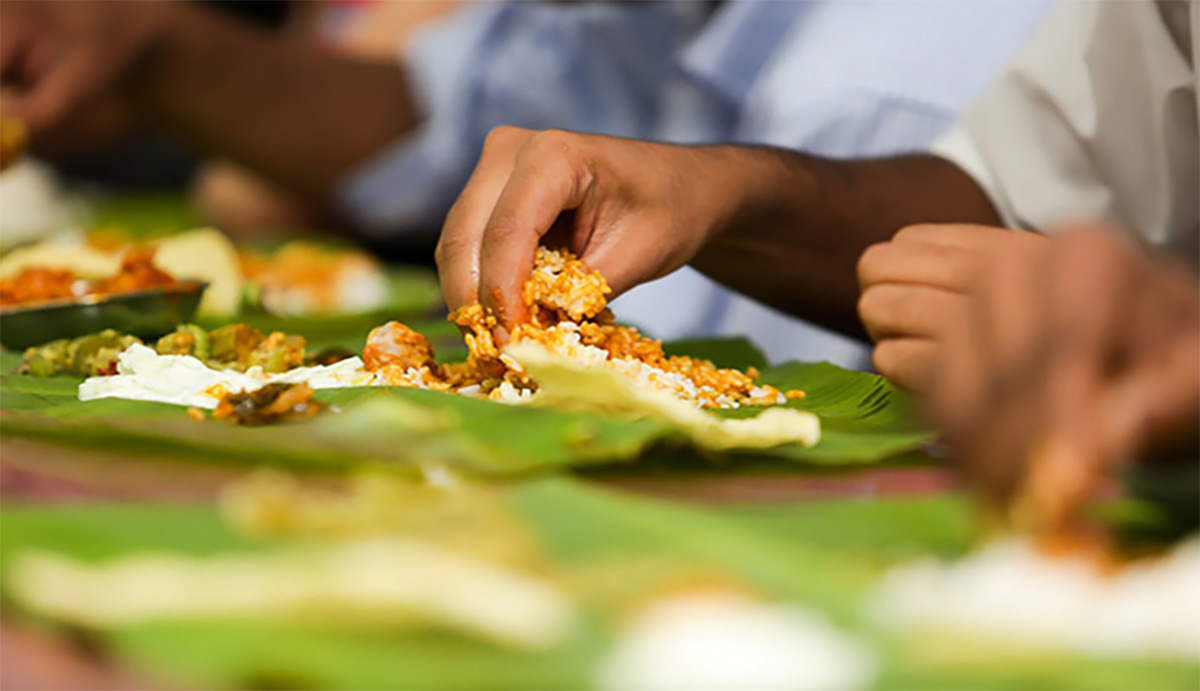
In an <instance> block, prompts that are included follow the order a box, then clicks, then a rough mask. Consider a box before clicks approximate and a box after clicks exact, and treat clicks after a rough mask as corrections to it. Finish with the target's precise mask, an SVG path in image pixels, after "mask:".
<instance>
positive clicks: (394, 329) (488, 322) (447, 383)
mask: <svg viewBox="0 0 1200 691" xmlns="http://www.w3.org/2000/svg"><path fill="white" fill-rule="evenodd" d="M610 292H611V290H610V288H609V287H608V283H607V282H605V280H604V277H603V276H601V275H600V273H599V272H597V271H591V270H589V269H588V268H587V267H586V266H585V265H584V264H583V262H581V261H579V259H577V258H576V257H575V256H574V255H572V254H571V253H570V252H566V251H560V250H548V249H545V248H538V250H537V255H536V258H535V262H534V268H533V272H532V274H531V276H530V278H529V280H528V281H527V282H526V283H525V287H524V293H523V297H524V301H525V305H526V307H527V308H528V310H529V321H528V322H526V323H524V324H521V325H519V326H517V327H516V328H515V329H514V330H513V332H512V334H511V340H512V342H514V343H517V342H533V343H537V344H540V345H542V346H543V347H545V348H546V349H548V350H550V351H551V352H553V353H555V354H556V355H559V356H562V357H565V358H568V359H570V360H574V361H577V362H580V363H582V364H589V365H594V364H600V365H602V366H604V367H607V368H610V369H612V370H614V371H616V372H619V373H621V374H622V375H624V376H627V377H629V378H630V379H632V380H633V381H635V382H636V383H638V384H639V385H642V386H647V387H651V388H655V389H659V390H662V391H667V392H669V393H671V394H673V395H675V396H676V397H678V398H681V399H683V400H687V401H690V402H692V403H695V404H696V405H698V406H700V407H704V408H736V407H739V406H743V405H751V406H764V405H775V404H778V403H783V402H785V401H787V400H788V399H792V398H801V397H803V395H804V393H803V392H802V391H788V392H786V393H784V392H781V391H779V390H778V389H776V388H775V387H772V386H770V385H767V384H759V383H757V381H756V380H757V379H758V372H757V371H756V370H755V369H754V368H750V369H749V370H747V371H746V372H740V371H738V370H734V369H722V368H718V367H717V366H715V365H713V363H711V362H709V361H708V360H701V359H698V358H692V357H686V356H681V355H674V356H668V355H666V354H665V353H664V352H663V348H662V342H661V341H658V340H655V339H652V338H649V337H647V336H644V335H642V334H641V333H640V332H639V331H638V330H637V329H635V328H633V327H630V326H621V325H618V324H615V323H614V321H613V315H612V312H611V311H610V310H609V309H608V308H607V302H608V300H607V295H608V293H610ZM450 320H451V321H453V322H454V323H455V324H458V325H459V326H462V327H464V328H465V329H466V330H467V334H466V336H465V340H466V343H467V349H468V351H469V353H470V354H469V355H468V357H467V360H466V361H465V362H458V363H450V364H442V365H439V364H437V363H435V362H434V359H433V348H432V347H430V345H429V341H428V340H427V339H426V338H425V337H424V336H422V335H421V334H419V333H417V332H416V331H413V330H412V329H410V328H408V327H407V326H404V325H403V324H400V323H398V322H389V323H387V324H384V325H383V326H380V327H378V328H376V329H374V330H373V331H371V334H370V336H369V337H368V339H367V345H366V348H364V350H363V362H364V364H365V366H366V369H367V370H368V371H370V372H372V373H375V374H376V375H377V376H378V377H379V378H380V379H382V380H384V381H385V382H386V383H388V384H391V385H393V386H410V387H419V388H423V389H432V390H435V391H453V392H458V393H463V394H469V395H484V396H487V397H489V398H492V399H498V400H509V401H512V400H522V399H525V398H528V397H529V396H531V395H532V394H533V393H534V391H536V389H537V385H536V384H535V383H533V382H531V381H530V380H529V379H528V378H527V377H526V376H525V375H524V373H523V371H522V369H521V366H520V365H519V364H518V363H517V362H515V361H514V360H512V359H511V358H509V357H508V356H507V355H505V354H504V353H503V352H502V350H501V348H499V347H498V346H497V344H496V342H495V340H494V339H493V336H492V334H493V330H494V329H495V327H496V325H497V320H496V317H495V315H494V314H492V313H491V312H490V311H489V310H487V309H485V308H484V307H483V306H482V305H480V304H478V303H475V304H471V305H466V306H464V307H461V308H459V309H457V310H455V311H454V313H452V314H451V315H450Z"/></svg>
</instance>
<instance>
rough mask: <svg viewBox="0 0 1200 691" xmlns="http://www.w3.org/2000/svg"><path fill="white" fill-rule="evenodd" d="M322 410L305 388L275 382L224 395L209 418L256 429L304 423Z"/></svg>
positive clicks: (310, 392) (321, 404)
mask: <svg viewBox="0 0 1200 691" xmlns="http://www.w3.org/2000/svg"><path fill="white" fill-rule="evenodd" d="M324 408H325V404H324V403H321V402H320V401H314V400H313V390H312V387H310V386H309V385H308V384H305V383H299V384H284V383H281V382H276V383H274V384H267V385H266V386H263V387H260V388H257V389H254V390H253V391H243V392H238V393H233V392H226V393H225V395H224V396H222V397H221V400H220V401H219V402H218V403H217V409H216V410H214V411H213V417H214V418H216V419H217V420H227V421H229V422H232V423H234V424H236V425H248V426H257V425H269V424H274V423H278V422H292V421H296V420H306V419H308V418H311V417H312V416H314V415H316V414H317V413H319V412H321V411H322V410H323V409H324Z"/></svg>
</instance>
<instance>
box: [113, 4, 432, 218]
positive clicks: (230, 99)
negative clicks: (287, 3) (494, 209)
mask: <svg viewBox="0 0 1200 691" xmlns="http://www.w3.org/2000/svg"><path fill="white" fill-rule="evenodd" d="M169 4H170V5H172V7H171V8H170V9H169V10H168V11H167V13H166V15H167V16H166V18H165V19H164V29H163V38H162V40H161V41H160V43H159V44H158V45H157V47H156V48H155V50H154V51H152V53H151V54H150V55H149V56H148V59H147V61H146V64H145V65H144V66H143V67H142V68H141V69H139V70H138V71H137V73H136V75H135V78H134V79H133V80H132V84H131V91H132V94H133V97H134V99H135V101H136V102H137V103H138V104H139V105H141V106H142V107H143V108H144V109H145V110H147V111H148V112H149V113H150V114H151V115H153V116H155V117H156V119H157V121H158V122H159V123H160V124H162V125H163V126H164V127H166V128H167V129H168V130H169V131H171V132H173V133H175V134H177V135H179V136H182V137H183V138H185V139H186V140H188V141H190V142H191V143H193V144H194V145H196V146H198V147H200V148H202V149H203V150H204V151H206V152H208V153H212V154H216V155H219V156H223V157H225V158H229V159H231V160H234V161H236V162H238V163H240V164H241V165H243V166H245V167H246V168H248V169H250V170H253V171H255V172H257V173H258V174H260V175H262V176H264V177H265V178H267V179H270V180H271V181H273V182H275V183H277V184H279V185H281V186H283V187H285V188H287V189H289V190H291V191H294V192H296V193H299V194H303V195H310V198H311V199H312V200H313V201H325V200H327V197H328V195H329V193H330V190H331V187H332V186H333V185H334V184H335V183H336V182H337V181H338V180H339V179H340V178H341V177H342V176H343V175H344V174H345V173H346V172H347V171H349V170H350V169H352V168H353V167H354V166H355V165H357V164H359V163H361V162H363V161H364V160H365V159H367V158H368V157H370V156H371V155H372V154H373V153H374V152H376V151H378V150H379V149H380V148H381V147H383V146H385V145H386V144H387V143H388V142H390V141H392V140H394V139H396V138H397V137H398V136H400V135H401V134H403V133H404V132H406V131H408V130H409V129H411V128H412V127H413V126H414V124H415V123H416V116H415V114H414V112H413V107H412V103H411V101H410V99H409V96H408V90H407V84H406V80H405V77H404V74H403V72H402V70H401V69H400V67H399V66H398V65H396V64H384V63H372V62H366V61H360V60H355V59H352V58H347V57H341V56H335V55H331V54H328V53H323V52H321V51H319V50H317V49H316V48H315V47H313V46H311V45H309V44H308V43H307V42H304V41H299V40H296V39H290V38H284V37H279V36H276V35H273V34H270V33H267V32H264V31H261V30H258V29H256V28H254V27H251V26H246V25H243V24H242V23H240V22H237V21H236V20H232V19H227V18H225V17H223V16H221V15H218V14H215V13H213V12H211V11H207V10H204V9H202V8H197V7H190V6H187V5H185V4H184V3H178V4H176V3H169Z"/></svg>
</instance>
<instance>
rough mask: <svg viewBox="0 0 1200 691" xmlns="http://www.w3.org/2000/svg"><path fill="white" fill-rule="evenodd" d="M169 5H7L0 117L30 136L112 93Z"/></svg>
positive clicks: (0, 39)
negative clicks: (23, 126) (9, 119)
mask: <svg viewBox="0 0 1200 691" xmlns="http://www.w3.org/2000/svg"><path fill="white" fill-rule="evenodd" d="M172 5H173V3H161V2H121V1H120V0H115V1H100V0H95V1H90V2H45V1H34V0H6V2H5V3H4V7H3V21H2V22H0V82H2V83H3V86H4V100H3V103H4V106H3V107H4V112H5V113H6V114H8V115H10V116H13V117H17V118H20V119H21V120H22V121H23V122H25V123H26V125H27V126H28V127H29V129H30V131H31V133H32V134H34V135H35V136H36V135H37V134H40V133H42V132H44V131H47V130H50V129H52V128H54V127H55V126H56V125H58V124H59V123H61V122H62V121H64V120H66V119H67V118H69V117H71V116H72V115H73V114H75V113H77V112H78V111H79V110H80V109H82V108H83V107H84V106H86V105H87V104H88V103H90V102H91V101H92V100H93V99H96V98H99V97H103V96H106V95H108V94H110V93H112V92H113V91H114V90H116V89H117V88H118V87H119V86H120V85H121V84H123V83H124V82H125V81H126V80H127V79H129V78H130V76H131V75H132V74H133V72H134V71H135V69H136V68H137V67H138V66H140V65H141V64H143V63H144V62H145V59H146V57H147V55H148V54H149V53H150V52H151V50H152V48H153V46H154V45H155V43H156V41H157V40H158V39H159V38H160V37H161V36H162V34H163V33H164V31H165V26H166V21H167V16H168V15H169V13H170V12H171V11H172V10H173V8H172Z"/></svg>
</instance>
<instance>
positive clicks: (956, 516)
mask: <svg viewBox="0 0 1200 691" xmlns="http://www.w3.org/2000/svg"><path fill="white" fill-rule="evenodd" d="M508 501H509V504H510V506H511V507H513V508H514V509H515V510H516V511H517V513H518V515H519V516H522V517H524V518H525V519H526V520H527V521H528V522H529V523H530V525H531V526H532V527H533V528H534V530H535V532H536V534H537V535H538V536H539V537H540V541H541V543H542V544H543V546H544V548H545V549H546V552H547V554H548V555H549V556H550V557H551V559H552V560H553V561H554V562H555V563H557V564H559V565H560V566H561V567H562V568H565V569H568V570H572V571H574V572H576V573H581V572H591V573H595V572H596V571H595V570H596V569H601V570H604V569H608V570H606V571H605V573H608V574H610V576H615V577H617V578H618V580H619V581H620V582H621V585H622V586H624V587H626V588H628V589H629V592H632V593H638V592H642V591H643V590H645V589H646V588H650V589H651V590H653V588H652V586H649V585H648V584H646V583H644V582H640V580H639V579H641V578H642V577H643V576H644V575H645V572H644V571H641V570H639V569H638V568H637V565H638V564H640V563H644V562H649V563H660V562H662V561H663V560H671V561H672V562H673V563H676V564H682V565H686V566H687V568H689V569H695V573H697V574H707V575H709V576H713V575H715V574H725V575H726V576H728V577H730V578H733V579H735V580H738V581H740V582H743V583H745V584H746V585H747V586H749V587H750V588H752V589H754V590H756V591H757V592H759V593H762V594H764V595H765V596H767V597H770V598H772V599H780V600H785V601H793V602H799V603H802V604H804V605H806V606H809V607H812V608H813V609H815V610H816V611H818V612H820V613H822V614H824V615H825V616H827V617H829V618H830V619H831V621H833V622H835V623H836V624H837V625H838V626H840V627H843V628H845V629H847V630H849V631H851V632H856V633H858V634H860V635H861V636H863V639H864V640H865V641H868V642H870V643H871V644H873V645H876V646H878V650H879V653H880V656H881V660H882V663H883V668H882V670H881V674H880V677H879V679H878V680H877V686H878V687H879V688H946V689H949V688H1047V689H1048V688H1096V689H1119V688H1146V689H1150V688H1192V687H1194V683H1195V679H1196V674H1197V668H1196V666H1195V665H1186V664H1168V663H1158V662H1149V661H1139V660H1100V659H1080V658H1075V657H1069V656H1062V655H1054V654H1048V655H1046V656H1042V657H1031V658H1010V659H1006V660H1004V661H1003V662H993V663H989V662H987V661H986V659H984V658H979V657H977V658H975V659H974V662H973V663H972V664H970V665H958V666H955V665H950V666H946V665H944V664H933V663H930V662H929V661H928V660H924V659H922V658H921V657H920V656H919V655H915V656H914V655H913V654H912V653H911V647H912V646H910V645H909V644H916V645H915V647H918V648H919V643H920V642H919V641H907V642H905V644H904V645H900V646H897V645H894V644H893V643H894V642H891V641H888V640H886V639H884V638H880V637H879V636H878V635H877V633H875V632H872V631H871V630H870V627H869V625H868V620H867V619H865V618H864V617H863V616H862V612H861V610H860V605H861V603H862V601H863V598H864V595H865V594H866V593H867V592H868V589H870V588H871V587H872V585H873V582H874V577H875V575H876V574H877V573H878V572H879V570H880V569H881V568H883V567H885V566H887V565H888V564H890V563H892V562H894V561H895V560H896V559H899V558H905V557H908V556H911V555H913V554H921V553H928V552H929V551H934V552H939V553H942V554H947V555H953V554H959V553H961V552H962V551H963V550H964V549H965V548H966V546H967V544H968V542H967V538H968V536H969V535H970V526H969V520H970V519H969V513H968V512H967V510H966V508H965V504H963V503H961V502H959V501H958V500H955V499H933V500H898V501H874V500H862V501H850V502H836V503H823V502H822V503H807V504H801V505H791V506H776V507H770V508H769V509H764V508H762V507H753V508H747V507H737V506H732V507H731V506H726V507H719V508H713V509H699V508H689V507H683V506H678V505H674V504H670V503H667V502H663V501H659V500H649V499H640V498H633V497H629V496H627V495H621V494H617V493H614V492H610V491H606V490H601V489H597V488H594V487H589V486H587V485H585V484H583V483H581V482H578V481H572V480H567V479H563V478H557V479H549V480H539V481H535V482H530V483H526V484H524V485H521V486H519V487H517V488H515V489H514V490H512V491H511V492H510V493H509V500H508ZM843 526H849V527H848V528H846V529H845V530H843V529H842V527H843ZM0 528H2V530H0V588H2V587H3V584H4V583H8V582H10V581H9V580H8V578H7V574H8V569H9V568H10V567H11V565H12V563H13V559H14V558H15V557H17V556H18V555H20V554H21V553H22V552H23V551H25V550H28V549H40V550H50V551H55V552H59V553H62V554H65V555H67V556H71V557H75V558H78V559H83V560H87V561H93V562H95V561H104V560H108V559H112V558H115V557H118V556H122V555H129V554H132V553H136V552H145V551H167V552H176V553H188V554H197V555H209V554H215V553H221V552H227V551H233V550H248V549H260V548H262V547H261V545H260V544H259V543H252V542H248V541H246V540H244V539H242V538H240V537H238V536H236V535H234V534H232V533H231V532H230V530H229V529H228V528H226V527H225V525H224V524H223V523H222V522H221V521H220V520H219V518H218V516H217V515H216V513H215V512H214V511H213V510H212V509H211V508H207V507H179V506H91V507H80V506H70V507H43V508H20V507H13V506H6V507H5V508H4V509H3V510H0ZM890 544H900V545H903V546H904V550H903V552H902V553H901V552H895V551H892V550H889V549H887V548H886V545H890ZM613 565H619V566H620V568H619V569H613V568H611V567H612V566H613ZM9 602H10V603H11V601H9ZM585 607H586V608H587V612H588V616H586V617H584V618H583V620H582V621H581V622H580V623H579V626H578V627H577V629H576V631H575V632H574V633H573V634H572V635H571V636H570V637H569V638H568V639H567V640H566V641H565V642H564V643H562V644H561V645H560V646H559V647H558V648H557V649H555V650H554V651H552V652H551V653H549V654H546V655H536V654H531V653H519V652H514V651H509V650H504V649H501V648H498V647H494V646H490V645H487V644H483V643H479V642H476V641H472V640H467V639H466V638H463V637H460V636H455V635H451V634H446V633H430V632H427V633H399V632H393V633H385V632H348V631H346V630H341V631H334V630H330V629H328V628H321V627H320V626H318V625H313V624H310V625H292V626H285V625H283V624H279V623H276V624H271V623H266V622H262V621H254V622H252V621H236V620H226V621H210V622H182V621H180V622H170V623H160V624H156V625H141V626H133V627H126V628H120V629H117V630H115V631H110V632H105V633H102V634H101V635H100V640H101V642H102V643H103V645H104V646H105V648H106V649H107V650H110V651H111V652H112V653H113V654H114V655H115V656H116V657H117V658H118V659H120V660H122V661H124V662H125V663H127V664H130V665H132V666H134V667H135V668H136V669H139V670H141V671H142V672H143V673H145V674H147V675H149V676H150V678H152V679H155V680H161V681H164V682H168V683H175V684H184V685H189V686H201V687H205V688H210V687H235V686H244V687H247V686H248V687H254V688H262V687H272V688H284V687H286V688H335V689H337V688H346V689H349V688H381V689H382V688H547V687H552V688H586V687H588V686H590V685H591V683H592V680H593V673H594V670H595V667H596V665H597V663H598V662H599V661H600V660H601V659H602V657H603V655H604V653H605V651H606V650H607V648H608V646H609V645H610V643H611V641H612V640H613V633H614V628H615V626H616V625H617V624H619V622H620V621H621V620H622V616H621V614H622V610H621V608H620V607H619V606H618V605H617V604H616V603H615V602H613V601H609V600H606V599H604V598H601V599H599V600H595V601H592V600H589V601H588V602H586V603H585ZM14 609H15V606H14V607H10V608H9V609H8V610H6V611H7V612H9V614H10V616H11V615H12V614H14V613H19V610H18V611H17V612H14Z"/></svg>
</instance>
